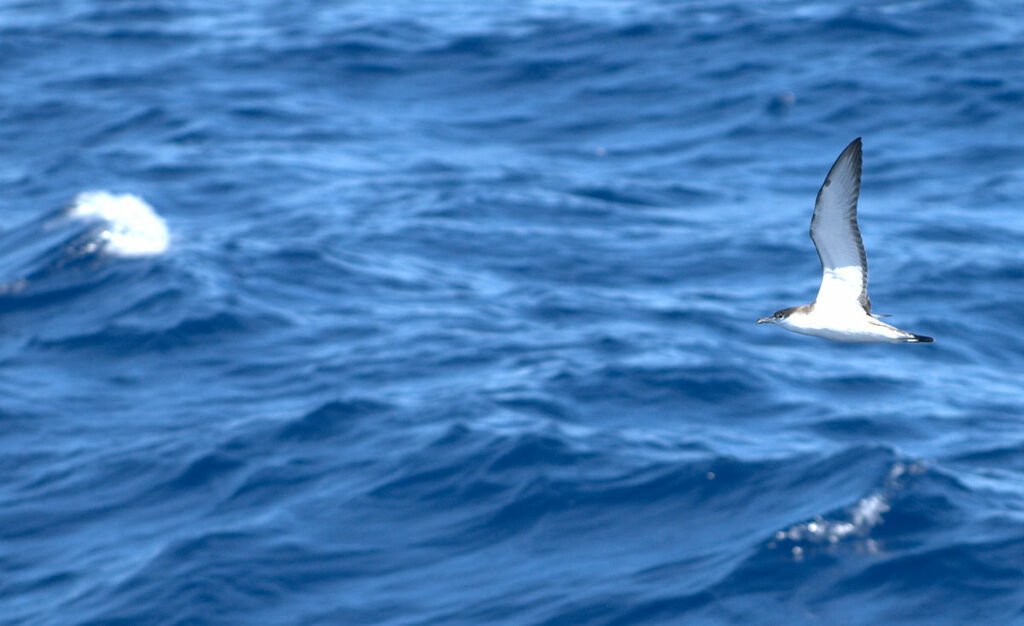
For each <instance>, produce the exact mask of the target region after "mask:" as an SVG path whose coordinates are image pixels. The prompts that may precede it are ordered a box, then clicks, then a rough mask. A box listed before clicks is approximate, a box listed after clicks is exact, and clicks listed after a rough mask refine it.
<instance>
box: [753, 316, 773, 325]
mask: <svg viewBox="0 0 1024 626" xmlns="http://www.w3.org/2000/svg"><path fill="white" fill-rule="evenodd" d="M774 321H775V320H774V319H772V318H770V317H762V318H761V319H759V320H757V323H758V324H771V323H772V322H774Z"/></svg>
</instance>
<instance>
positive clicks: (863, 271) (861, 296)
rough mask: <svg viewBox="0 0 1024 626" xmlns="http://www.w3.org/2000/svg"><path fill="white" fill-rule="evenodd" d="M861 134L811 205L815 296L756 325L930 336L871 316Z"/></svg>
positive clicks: (867, 335)
mask: <svg viewBox="0 0 1024 626" xmlns="http://www.w3.org/2000/svg"><path fill="white" fill-rule="evenodd" d="M860 169H861V150H860V137H858V138H857V139H854V140H853V141H852V142H850V145H848V146H846V149H845V150H843V153H842V154H840V155H839V158H838V159H836V162H835V163H834V164H833V165H832V169H831V170H829V172H828V176H826V177H825V183H824V184H823V185H822V186H821V189H820V190H819V191H818V199H817V200H816V201H815V203H814V217H813V218H811V240H812V241H814V247H815V248H817V250H818V258H819V259H821V288H820V289H818V297H817V299H816V300H815V301H814V302H812V303H810V304H804V305H801V306H794V307H790V308H788V309H782V310H781V311H776V312H775V313H774V314H772V316H771V317H762V318H761V319H759V320H757V323H758V324H765V323H768V324H775V325H776V326H780V327H782V328H785V329H786V330H789V331H792V332H794V333H801V334H804V335H814V336H815V337H824V338H825V339H832V340H834V341H848V342H863V343H922V342H931V341H934V339H932V338H931V337H925V336H924V335H915V334H914V333H908V332H907V331H905V330H900V329H899V328H896V327H895V326H890V325H888V324H886V323H885V322H882V321H880V320H879V319H878V317H877V316H875V315H872V314H871V300H869V299H868V260H867V256H866V255H865V254H864V242H863V241H861V238H860V229H859V228H857V197H858V196H859V195H860Z"/></svg>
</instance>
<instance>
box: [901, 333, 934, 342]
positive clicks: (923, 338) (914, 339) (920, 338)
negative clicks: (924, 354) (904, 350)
mask: <svg viewBox="0 0 1024 626" xmlns="http://www.w3.org/2000/svg"><path fill="white" fill-rule="evenodd" d="M911 335H912V337H911V338H910V339H907V341H908V342H909V343H932V342H933V341H935V340H934V339H932V338H931V337H926V336H925V335H914V334H913V333H911Z"/></svg>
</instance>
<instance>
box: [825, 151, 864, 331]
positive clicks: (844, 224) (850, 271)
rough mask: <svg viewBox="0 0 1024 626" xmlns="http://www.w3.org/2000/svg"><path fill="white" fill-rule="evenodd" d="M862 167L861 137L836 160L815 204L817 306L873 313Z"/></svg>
mask: <svg viewBox="0 0 1024 626" xmlns="http://www.w3.org/2000/svg"><path fill="white" fill-rule="evenodd" d="M860 170H861V147H860V137H858V138H857V139H854V140H853V141H852V142H850V145H848V146H846V149H845V150H843V153H842V154H840V155H839V158H838V159H836V162H835V163H834V164H833V165H832V169H831V170H829V172H828V176H826V177H825V182H824V184H822V186H821V189H820V190H819V191H818V199H817V201H815V203H814V217H813V218H812V219H811V240H812V241H814V247H815V248H817V250H818V258H820V259H821V288H820V289H819V290H818V297H817V299H816V300H815V306H827V307H849V306H856V305H860V306H861V307H863V308H864V311H865V312H867V313H871V301H870V300H869V299H868V260H867V256H866V255H865V254H864V242H862V241H861V238H860V229H859V228H857V198H858V197H859V196H860Z"/></svg>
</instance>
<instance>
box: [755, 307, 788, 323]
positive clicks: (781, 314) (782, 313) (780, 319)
mask: <svg viewBox="0 0 1024 626" xmlns="http://www.w3.org/2000/svg"><path fill="white" fill-rule="evenodd" d="M796 309H797V307H790V308H788V309H780V310H778V311H776V312H774V313H772V314H771V316H770V317H762V318H761V319H759V320H757V323H758V324H780V323H781V324H785V323H786V319H787V318H788V317H789V316H790V315H792V314H793V312H794V311H796Z"/></svg>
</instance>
